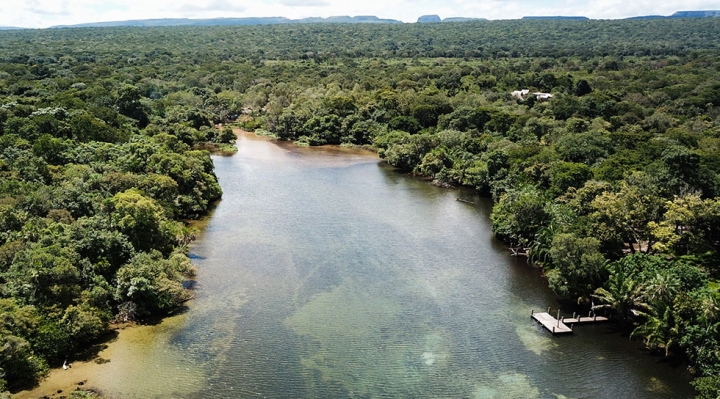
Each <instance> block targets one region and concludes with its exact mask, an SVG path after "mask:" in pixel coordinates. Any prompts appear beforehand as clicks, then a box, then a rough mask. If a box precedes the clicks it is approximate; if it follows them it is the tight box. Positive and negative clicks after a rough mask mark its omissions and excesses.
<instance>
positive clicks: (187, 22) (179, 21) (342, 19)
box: [0, 10, 720, 30]
mask: <svg viewBox="0 0 720 399" xmlns="http://www.w3.org/2000/svg"><path fill="white" fill-rule="evenodd" d="M718 17H720V10H707V11H678V12H676V13H675V14H673V15H670V16H663V15H643V16H637V17H630V18H627V19H663V18H718ZM522 19H524V20H569V21H587V20H589V18H587V17H583V16H561V15H558V16H526V17H522ZM484 20H486V19H485V18H465V17H453V18H445V19H441V18H440V17H439V16H437V15H423V16H422V17H420V18H418V20H417V22H419V23H437V22H466V21H484ZM307 23H345V24H402V23H403V22H402V21H398V20H396V19H383V18H378V17H376V16H374V15H358V16H355V17H350V16H347V15H342V16H336V17H328V18H322V17H310V18H303V19H290V18H285V17H257V18H253V17H251V18H210V19H190V18H163V19H135V20H128V21H109V22H91V23H84V24H77V25H58V26H52V27H51V28H86V27H117V26H227V25H274V24H307ZM10 29H25V28H17V27H12V26H0V30H10Z"/></svg>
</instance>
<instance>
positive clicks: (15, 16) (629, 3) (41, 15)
mask: <svg viewBox="0 0 720 399" xmlns="http://www.w3.org/2000/svg"><path fill="white" fill-rule="evenodd" d="M716 9H720V2H719V1H718V0H595V1H592V0H414V1H411V0H361V1H357V0H0V26H19V27H26V28H47V27H50V26H54V25H71V24H78V23H84V22H103V21H122V20H128V19H149V18H217V17H276V16H282V17H288V18H293V19H296V18H305V17H329V16H335V15H350V16H356V15H376V16H378V17H380V18H392V19H398V20H401V21H404V22H415V21H417V18H418V17H419V16H421V15H426V14H437V15H439V16H440V17H442V18H447V17H475V18H487V19H513V18H521V17H523V16H526V15H581V16H586V17H589V18H594V19H616V18H626V17H632V16H638V15H670V14H672V13H674V12H675V11H684V10H716Z"/></svg>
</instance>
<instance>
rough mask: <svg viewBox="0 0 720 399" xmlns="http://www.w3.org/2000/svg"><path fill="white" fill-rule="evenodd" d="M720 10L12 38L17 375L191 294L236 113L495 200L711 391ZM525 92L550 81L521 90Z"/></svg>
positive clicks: (10, 236)
mask: <svg viewBox="0 0 720 399" xmlns="http://www.w3.org/2000/svg"><path fill="white" fill-rule="evenodd" d="M719 24H720V20H718V19H712V18H708V19H694V20H635V21H633V20H625V21H583V22H576V21H552V22H548V21H482V22H480V21H478V22H468V23H462V24H460V23H458V24H432V25H431V24H405V25H397V26H395V25H393V26H390V25H376V26H371V25H352V26H349V25H312V24H308V25H303V26H299V25H293V26H282V25H279V26H272V27H266V26H265V27H263V26H257V27H204V28H200V27H167V28H145V29H136V28H107V29H63V30H52V31H47V30H36V31H32V30H31V31H2V32H0V39H1V40H0V54H1V56H0V303H2V301H6V300H7V301H12V302H8V303H7V304H4V305H1V306H0V307H2V309H7V310H3V311H4V312H5V313H4V314H8V315H9V316H3V317H14V318H15V319H13V320H15V322H17V325H28V326H32V328H18V329H15V330H12V331H10V330H8V331H5V330H0V340H3V341H2V342H6V343H7V344H6V345H4V346H1V347H3V348H6V349H4V352H2V356H3V358H2V362H0V364H2V367H3V369H4V372H5V374H6V375H7V376H10V375H11V374H10V373H15V374H13V375H17V374H20V373H22V374H23V376H25V377H23V378H24V379H23V378H21V379H17V380H16V379H15V378H12V379H9V378H6V382H7V383H8V384H10V387H11V388H15V387H16V385H18V384H22V383H25V382H31V381H32V380H33V379H34V378H35V377H36V376H37V375H38V374H40V373H42V372H43V370H45V368H46V365H47V363H48V362H50V363H52V362H57V361H58V359H60V358H61V357H64V356H67V355H68V354H69V353H72V352H73V351H74V350H76V349H77V348H78V347H79V346H81V345H85V344H87V343H88V342H92V341H93V340H95V339H97V337H99V336H100V335H101V334H102V333H103V331H104V330H105V329H106V328H107V323H108V322H109V320H111V319H112V318H115V319H116V320H130V319H134V318H137V317H143V316H145V315H149V314H152V313H158V312H159V313H163V312H165V311H167V310H169V309H171V308H172V307H174V306H177V304H178V303H180V302H181V301H182V300H184V299H185V298H186V295H187V293H186V292H185V291H184V289H183V287H182V283H183V281H184V280H185V279H186V278H187V275H188V274H189V273H191V271H192V270H191V268H190V267H189V264H188V263H187V258H186V257H184V256H183V255H178V254H177V251H178V249H177V248H178V247H180V248H181V249H180V251H182V248H184V247H185V246H186V245H187V244H188V242H189V241H190V240H191V239H192V237H193V236H194V233H192V232H191V231H190V230H188V229H186V228H184V226H182V225H181V224H180V223H178V222H177V220H178V219H179V218H192V217H197V216H200V215H202V214H204V213H205V212H207V210H208V209H209V207H210V206H211V205H212V203H213V202H214V201H216V200H217V199H218V198H220V196H221V194H222V192H221V189H220V186H219V185H218V182H217V179H216V177H215V175H214V172H213V165H212V160H211V158H210V156H209V154H208V152H206V151H203V149H217V148H226V147H224V146H227V145H228V144H231V143H233V142H234V141H235V135H234V134H233V131H232V129H231V128H229V127H228V126H227V125H229V124H230V123H233V122H236V123H237V124H239V125H240V126H244V127H245V128H248V129H254V130H255V129H257V131H258V132H259V133H262V134H266V135H268V136H271V137H274V138H277V139H280V140H291V141H296V142H298V143H300V144H304V145H324V144H342V145H359V146H363V145H371V146H373V147H374V148H376V149H377V150H378V154H379V156H380V157H382V158H383V159H385V160H386V161H387V162H388V163H389V164H391V165H393V166H395V167H398V168H399V169H401V170H403V171H406V172H409V173H413V174H416V175H420V176H423V177H425V178H427V179H428V180H432V181H433V182H434V183H435V184H438V185H441V186H455V185H465V186H469V187H473V188H475V189H477V190H479V191H480V192H481V193H482V194H484V195H488V196H492V197H493V198H494V199H495V200H496V204H495V206H494V209H493V212H492V220H493V228H494V231H495V234H496V235H497V236H498V237H499V238H500V239H502V240H504V241H506V242H507V243H510V244H512V245H517V244H519V245H523V246H524V247H528V248H530V249H531V253H532V254H533V257H532V260H533V261H535V262H542V263H543V265H544V266H545V268H546V271H547V275H548V278H549V282H550V285H551V286H552V287H553V289H554V290H555V291H556V292H557V293H558V294H559V295H562V296H565V297H568V298H572V299H577V298H583V299H588V298H589V297H590V295H592V294H593V293H594V295H595V298H594V299H595V300H597V301H598V302H600V305H599V306H603V307H608V308H611V309H614V310H615V311H616V312H617V313H618V315H619V316H621V317H622V318H623V320H624V323H625V325H626V326H627V327H628V328H633V329H634V331H635V333H634V336H636V337H639V338H641V339H643V340H644V342H646V344H647V345H648V347H650V348H653V349H657V350H662V351H664V352H665V353H671V352H676V353H680V352H682V353H684V354H685V355H686V356H687V357H688V360H689V361H690V362H691V364H692V365H693V367H695V368H696V371H697V372H698V374H699V375H706V376H708V377H707V378H708V379H703V380H698V381H699V382H698V391H699V392H701V394H703V395H704V394H707V395H711V396H712V395H713V394H714V393H713V392H715V391H712V389H715V388H713V386H714V385H713V384H714V383H715V380H713V378H714V377H713V376H716V375H717V374H718V372H720V366H719V365H720V361H719V360H718V358H719V356H718V350H717V348H718V340H719V339H718V326H717V322H718V320H717V317H718V316H717V314H716V313H717V312H716V309H717V308H718V306H717V303H716V301H717V299H716V298H717V291H716V290H713V289H711V288H708V287H709V286H710V284H712V283H711V282H712V281H713V280H716V279H717V278H718V277H720V268H718V266H717V265H718V264H720V263H718V259H720V256H719V255H720V253H719V252H718V250H719V249H720V230H718V227H717V226H720V223H719V222H720V219H719V218H720V206H718V201H717V198H716V197H717V195H718V194H720V175H719V173H720V139H718V137H720V127H719V126H720V119H719V117H718V115H720V112H718V109H719V108H720V101H718V98H719V97H718V93H720V90H719V87H718V83H717V71H718V55H717V48H718V42H719V41H720V33H719V32H720V26H719ZM557 37H562V38H563V40H555V39H549V38H557ZM638 38H642V40H638ZM524 88H527V89H529V90H531V92H534V91H543V92H549V93H552V94H553V98H551V99H549V100H547V101H545V100H542V99H536V98H534V97H532V96H530V97H528V98H526V99H525V100H524V101H517V100H516V99H514V98H512V97H511V96H510V93H511V92H512V91H514V90H518V89H524ZM218 124H224V125H226V127H224V128H222V129H220V130H218V129H216V128H215V126H217V125H218ZM646 254H657V255H658V256H657V257H653V256H647V255H646ZM10 314H12V315H10ZM21 319H22V320H29V321H28V322H27V323H25V324H23V323H24V322H20V321H19V320H21ZM0 344H1V343H0ZM8 359H9V360H8ZM16 381H17V382H16ZM0 385H2V381H0ZM0 388H1V387H0ZM703 392H706V393H703Z"/></svg>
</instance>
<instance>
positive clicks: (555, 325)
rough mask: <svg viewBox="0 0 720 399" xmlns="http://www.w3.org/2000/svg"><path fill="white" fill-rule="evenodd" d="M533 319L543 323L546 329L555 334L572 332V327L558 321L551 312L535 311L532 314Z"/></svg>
mask: <svg viewBox="0 0 720 399" xmlns="http://www.w3.org/2000/svg"><path fill="white" fill-rule="evenodd" d="M532 318H533V320H535V321H537V322H538V323H540V324H542V326H543V327H545V329H547V330H548V331H550V332H551V333H553V334H571V333H572V332H573V331H572V328H570V327H568V326H567V325H566V324H565V323H563V322H561V321H558V319H556V318H554V317H552V316H551V315H550V314H549V313H544V312H542V313H534V312H533V314H532Z"/></svg>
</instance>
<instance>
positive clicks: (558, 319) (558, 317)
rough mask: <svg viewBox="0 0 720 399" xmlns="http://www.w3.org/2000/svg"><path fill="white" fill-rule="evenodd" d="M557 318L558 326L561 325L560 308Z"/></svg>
mask: <svg viewBox="0 0 720 399" xmlns="http://www.w3.org/2000/svg"><path fill="white" fill-rule="evenodd" d="M556 319H557V321H558V327H560V309H558V313H557V317H556Z"/></svg>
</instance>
